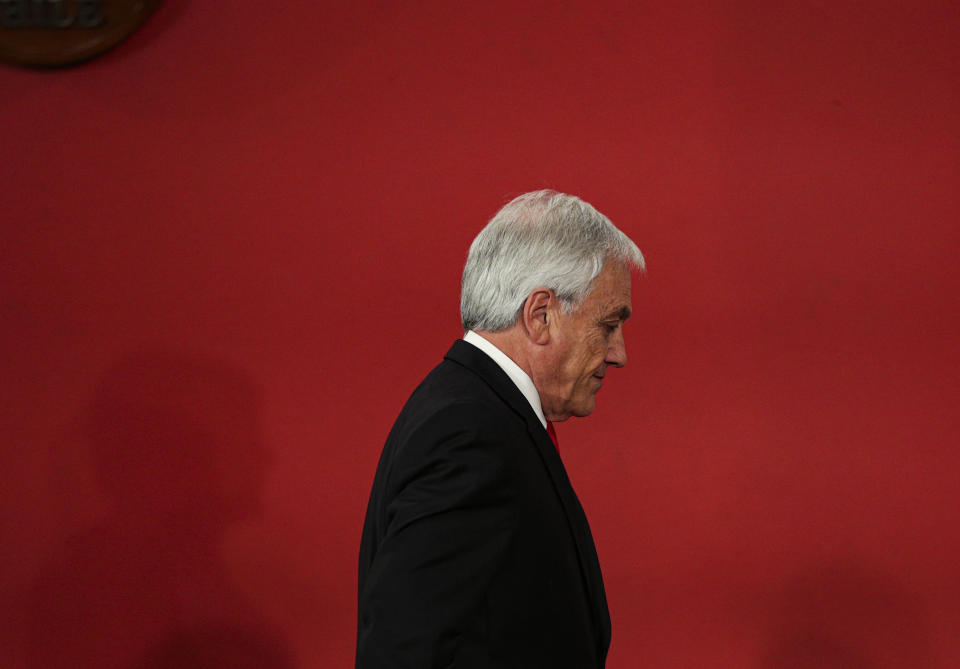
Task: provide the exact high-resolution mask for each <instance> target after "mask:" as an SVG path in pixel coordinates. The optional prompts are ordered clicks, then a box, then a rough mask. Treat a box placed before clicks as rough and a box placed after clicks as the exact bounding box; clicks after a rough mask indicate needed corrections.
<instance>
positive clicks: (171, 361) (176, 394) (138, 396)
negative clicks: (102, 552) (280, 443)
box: [89, 351, 268, 533]
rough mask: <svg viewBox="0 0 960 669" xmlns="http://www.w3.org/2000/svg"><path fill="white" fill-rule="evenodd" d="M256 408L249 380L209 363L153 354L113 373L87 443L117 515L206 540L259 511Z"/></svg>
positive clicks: (262, 457) (101, 392)
mask: <svg viewBox="0 0 960 669" xmlns="http://www.w3.org/2000/svg"><path fill="white" fill-rule="evenodd" d="M257 405H258V396H257V389H256V387H255V386H254V384H253V382H252V381H251V379H250V378H249V377H248V376H247V375H246V374H245V373H244V372H242V371H240V370H238V369H236V368H235V367H233V366H231V365H227V364H225V363H222V362H219V361H215V360H211V359H209V358H204V357H199V356H192V355H188V354H185V353H180V352H167V351H164V352H149V353H148V352H145V353H140V354H137V355H134V356H132V357H130V358H127V359H126V360H124V361H122V362H120V363H119V364H117V365H116V366H114V367H113V368H112V369H110V370H109V371H108V372H107V374H106V375H105V376H104V378H103V380H102V382H101V384H100V387H99V388H98V390H97V394H96V397H95V399H94V402H93V405H92V407H91V411H90V418H89V436H90V438H91V442H92V446H93V453H94V460H95V462H96V467H97V471H98V474H99V478H100V482H101V485H102V486H103V488H104V489H105V491H106V492H107V493H108V494H109V495H110V496H111V497H112V498H113V500H114V502H115V503H116V508H115V511H116V513H117V514H118V515H119V516H122V517H125V518H127V519H129V520H132V521H135V522H143V523H144V524H146V525H157V524H159V523H163V522H166V521H171V520H174V519H175V520H176V521H177V522H178V523H181V524H182V523H187V524H188V525H189V526H191V527H192V529H193V530H194V531H198V530H199V531H203V530H206V532H207V533H212V532H215V531H216V530H219V529H221V528H222V526H223V524H224V523H228V522H233V521H237V520H240V519H242V518H244V517H245V516H247V515H250V514H252V513H255V512H256V511H257V510H258V509H259V505H260V492H261V488H262V486H263V482H264V475H265V471H266V467H267V465H268V461H267V455H268V454H267V451H266V449H265V448H264V445H263V443H262V441H261V439H260V434H259V431H260V430H259V425H258V417H257ZM180 527H183V525H180Z"/></svg>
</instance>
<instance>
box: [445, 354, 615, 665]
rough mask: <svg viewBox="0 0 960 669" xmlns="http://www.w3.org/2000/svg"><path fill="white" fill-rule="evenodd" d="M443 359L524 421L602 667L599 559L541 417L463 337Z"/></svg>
mask: <svg viewBox="0 0 960 669" xmlns="http://www.w3.org/2000/svg"><path fill="white" fill-rule="evenodd" d="M446 358H447V359H448V360H451V361H453V362H456V363H458V364H460V365H463V366H464V367H466V368H468V369H470V370H471V371H473V372H474V373H476V374H477V375H479V376H480V377H481V378H482V379H483V380H484V381H485V382H486V383H487V384H488V385H489V386H490V387H491V388H492V389H493V390H494V392H496V393H497V395H499V396H500V398H501V399H502V400H503V401H504V402H505V403H506V404H507V405H508V406H509V407H510V408H511V409H513V410H514V411H515V412H516V413H517V414H519V415H520V416H521V417H522V418H523V419H524V421H525V422H526V424H527V432H528V433H529V434H530V438H531V439H532V440H533V443H534V444H535V446H536V448H537V451H538V452H539V454H540V459H541V460H542V461H543V464H544V466H545V467H546V469H547V472H548V473H549V474H550V479H551V480H552V481H553V487H554V490H555V491H556V493H557V497H559V499H560V503H561V505H562V506H563V510H564V512H565V514H566V517H567V523H568V525H569V527H570V533H571V535H572V536H573V541H574V544H575V545H576V548H577V556H578V558H579V562H580V574H581V577H582V578H583V581H584V586H585V590H586V592H587V597H588V599H589V600H590V608H591V611H592V612H593V620H594V625H595V627H596V631H597V638H598V640H599V649H598V652H599V653H600V666H603V661H604V656H605V654H606V650H607V648H608V646H609V645H610V613H609V611H608V609H607V599H606V593H605V592H604V588H603V577H602V575H601V573H600V562H599V560H598V558H597V549H596V546H595V545H594V543H593V536H592V535H591V534H590V526H589V524H588V523H587V517H586V515H585V514H584V512H583V507H582V506H580V502H579V500H578V499H577V495H576V493H575V492H574V490H573V486H572V485H571V484H570V479H569V478H568V477H567V471H566V469H565V468H564V466H563V461H562V460H561V459H560V454H559V453H557V449H556V447H555V446H554V445H553V442H552V441H550V437H549V435H548V434H547V431H546V430H544V429H543V425H542V424H541V423H540V419H539V418H538V417H537V416H536V414H535V413H534V412H533V408H532V407H531V406H530V403H529V402H528V401H527V398H525V397H524V396H523V393H521V392H520V390H519V389H518V388H517V386H516V385H515V384H514V383H513V381H511V380H510V377H508V376H507V375H506V373H505V372H504V371H503V370H502V369H501V368H500V366H499V365H497V363H495V362H494V361H493V360H492V359H491V358H490V356H488V355H487V354H486V353H484V352H483V351H481V350H480V349H478V348H477V347H476V346H473V345H472V344H469V343H467V342H465V341H463V340H457V341H456V342H454V344H453V346H452V347H451V348H450V351H449V352H448V353H447V355H446Z"/></svg>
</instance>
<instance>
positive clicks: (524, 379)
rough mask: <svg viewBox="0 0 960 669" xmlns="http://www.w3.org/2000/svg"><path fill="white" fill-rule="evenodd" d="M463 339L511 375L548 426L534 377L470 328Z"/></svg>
mask: <svg viewBox="0 0 960 669" xmlns="http://www.w3.org/2000/svg"><path fill="white" fill-rule="evenodd" d="M463 341H465V342H468V343H470V344H473V345H474V346H476V347H477V348H479V349H480V350H481V351H483V352H484V353H486V354H487V355H488V356H490V358H491V359H492V360H493V361H494V362H495V363H497V365H498V366H499V367H500V369H502V370H503V371H504V373H505V374H506V375H507V376H509V377H510V380H511V381H513V383H514V385H516V386H517V388H518V389H519V390H520V392H521V393H523V396H524V397H526V398H527V401H528V402H530V406H531V407H532V408H533V412H534V413H535V414H537V418H539V419H540V423H541V424H543V426H544V427H546V426H547V419H546V418H544V416H543V408H542V407H541V406H540V393H538V392H537V387H536V386H535V385H533V379H531V378H530V377H529V376H527V373H526V372H525V371H523V370H522V369H520V365H518V364H517V363H515V362H514V361H513V360H511V359H510V357H509V356H508V355H507V354H506V353H504V352H503V351H501V350H500V349H499V348H497V347H496V346H494V345H493V344H491V343H490V342H489V341H487V340H486V339H484V338H483V337H481V336H480V335H478V334H477V333H476V332H474V331H473V330H468V331H467V333H466V334H465V335H463Z"/></svg>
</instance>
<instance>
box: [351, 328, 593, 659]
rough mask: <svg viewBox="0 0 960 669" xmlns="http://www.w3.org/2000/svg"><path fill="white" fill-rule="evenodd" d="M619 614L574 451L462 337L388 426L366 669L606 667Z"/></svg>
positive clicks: (372, 507)
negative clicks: (570, 463) (577, 489)
mask: <svg viewBox="0 0 960 669" xmlns="http://www.w3.org/2000/svg"><path fill="white" fill-rule="evenodd" d="M609 645H610V616H609V613H608V612H607V602H606V596H605V594H604V590H603V580H602V577H601V575H600V565H599V563H598V561H597V554H596V549H595V548H594V544H593V538H592V537H591V535H590V528H589V527H588V525H587V519H586V517H585V516H584V514H583V509H582V508H581V506H580V503H579V501H578V500H577V496H576V494H575V493H574V491H573V488H572V487H571V486H570V481H569V479H568V478H567V474H566V471H565V470H564V468H563V463H562V462H561V460H560V456H559V454H558V453H557V451H556V449H555V448H554V446H553V443H552V442H551V441H550V437H549V436H548V435H547V433H546V431H545V430H544V429H543V425H542V424H541V423H540V421H539V419H538V418H537V416H536V414H534V412H533V409H532V408H531V407H530V404H529V403H528V402H527V400H526V398H524V396H523V395H522V394H521V392H520V390H519V389H518V388H517V387H516V385H514V383H513V382H512V381H511V380H510V378H509V377H508V376H507V375H506V374H505V373H504V372H503V370H502V369H500V367H499V366H498V365H497V364H496V363H495V362H494V361H493V360H491V359H490V357H489V356H487V355H486V354H485V353H483V352H482V351H480V350H479V349H478V348H476V347H475V346H473V345H472V344H469V343H467V342H464V341H457V342H456V343H454V345H453V347H452V348H451V349H450V351H449V352H448V353H447V355H446V357H445V359H444V361H443V362H442V363H440V365H439V366H437V367H436V368H435V369H434V370H433V371H432V372H431V373H430V374H429V375H428V376H427V378H426V379H425V380H424V381H423V383H421V384H420V386H419V387H418V388H417V389H416V390H415V391H414V393H413V395H412V396H411V397H410V399H409V400H408V401H407V404H406V406H405V407H404V408H403V411H401V413H400V416H399V417H398V418H397V421H396V423H395V424H394V426H393V429H392V430H391V431H390V435H389V436H388V437H387V442H386V445H385V446H384V448H383V454H382V455H381V457H380V463H379V465H378V467H377V473H376V477H375V479H374V483H373V491H372V493H371V495H370V504H369V507H368V508H367V515H366V520H365V522H364V527H363V537H362V540H361V545H360V579H359V627H358V636H357V663H356V666H357V669H387V668H390V669H396V668H400V667H403V668H409V669H464V668H468V667H469V668H476V669H480V668H483V669H494V668H496V669H500V668H507V667H510V668H516V669H537V668H539V667H543V668H544V669H567V668H569V669H600V668H602V667H603V666H604V662H605V659H606V654H607V648H608V647H609Z"/></svg>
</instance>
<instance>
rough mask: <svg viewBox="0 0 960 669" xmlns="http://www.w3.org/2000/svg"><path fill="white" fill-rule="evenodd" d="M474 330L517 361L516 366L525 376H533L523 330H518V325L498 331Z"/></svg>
mask: <svg viewBox="0 0 960 669" xmlns="http://www.w3.org/2000/svg"><path fill="white" fill-rule="evenodd" d="M474 332H476V333H477V334H478V335H480V336H481V337H483V338H484V339H486V340H487V341H488V342H490V343H491V344H493V345H494V346H496V347H497V348H498V349H500V350H501V351H502V352H503V354H504V355H506V356H507V357H508V358H510V359H511V360H513V361H514V362H515V363H517V367H519V368H520V369H522V370H523V372H524V373H525V374H526V375H527V376H529V377H530V378H531V379H532V378H533V374H532V371H533V370H532V367H531V366H530V359H529V356H528V355H527V351H526V346H525V343H526V342H525V338H524V337H523V332H521V331H520V326H518V325H514V326H513V327H511V328H508V329H506V330H500V331H499V332H490V331H488V330H474Z"/></svg>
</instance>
